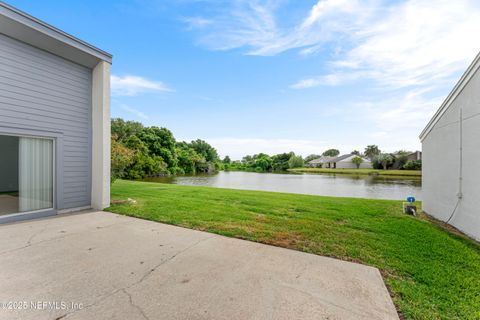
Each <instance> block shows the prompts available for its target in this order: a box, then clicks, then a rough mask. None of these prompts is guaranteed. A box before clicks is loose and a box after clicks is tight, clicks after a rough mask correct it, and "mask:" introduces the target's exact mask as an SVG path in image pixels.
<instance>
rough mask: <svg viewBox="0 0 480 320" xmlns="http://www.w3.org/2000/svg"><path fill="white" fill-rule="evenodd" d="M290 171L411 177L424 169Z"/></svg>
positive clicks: (317, 169)
mask: <svg viewBox="0 0 480 320" xmlns="http://www.w3.org/2000/svg"><path fill="white" fill-rule="evenodd" d="M288 171H290V172H305V173H344V174H369V175H380V176H409V177H421V176H422V171H420V170H376V169H327V168H295V169H288Z"/></svg>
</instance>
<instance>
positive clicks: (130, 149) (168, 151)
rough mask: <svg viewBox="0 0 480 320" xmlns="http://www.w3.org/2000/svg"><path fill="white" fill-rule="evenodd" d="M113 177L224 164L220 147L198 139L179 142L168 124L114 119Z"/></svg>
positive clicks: (204, 169) (181, 171) (205, 168)
mask: <svg viewBox="0 0 480 320" xmlns="http://www.w3.org/2000/svg"><path fill="white" fill-rule="evenodd" d="M111 132H112V138H111V139H112V141H111V148H112V149H111V152H112V155H111V158H112V159H111V160H112V161H111V177H112V180H115V179H120V178H123V179H143V178H145V177H153V176H161V175H175V174H195V173H198V172H213V171H216V170H219V169H221V168H222V167H223V165H222V162H221V161H220V160H219V157H218V153H217V150H215V148H213V147H212V146H211V145H210V144H208V143H207V142H205V141H203V140H200V139H197V140H194V141H191V142H184V141H182V142H177V141H176V140H175V137H174V136H173V134H172V132H171V131H170V130H168V129H166V128H160V127H155V126H152V127H145V126H144V125H143V124H141V123H140V122H136V121H125V120H123V119H120V118H116V119H112V120H111Z"/></svg>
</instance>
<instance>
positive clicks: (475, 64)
mask: <svg viewBox="0 0 480 320" xmlns="http://www.w3.org/2000/svg"><path fill="white" fill-rule="evenodd" d="M479 68H480V52H479V53H478V54H477V56H476V57H475V59H473V61H472V63H470V65H469V66H468V68H467V70H465V72H464V73H463V75H462V77H461V78H460V80H458V82H457V83H456V84H455V86H454V87H453V89H452V91H451V92H450V93H449V94H448V96H447V97H446V98H445V100H444V101H443V103H442V104H441V105H440V108H438V110H437V112H435V114H434V115H433V117H432V119H430V121H429V122H428V123H427V125H426V126H425V128H424V129H423V130H422V132H421V133H420V136H419V138H420V141H423V140H424V139H425V138H426V137H427V135H428V134H429V133H430V131H432V129H433V127H434V126H435V124H436V123H437V122H438V121H439V120H440V118H441V117H442V116H443V114H444V113H445V112H446V111H447V110H448V108H449V107H450V105H451V104H452V103H453V101H454V100H455V99H456V98H457V96H458V95H459V94H460V92H462V90H463V88H464V87H465V86H466V85H467V83H468V82H469V81H470V79H471V78H472V77H473V75H474V73H475V72H476V71H477V70H478V69H479Z"/></svg>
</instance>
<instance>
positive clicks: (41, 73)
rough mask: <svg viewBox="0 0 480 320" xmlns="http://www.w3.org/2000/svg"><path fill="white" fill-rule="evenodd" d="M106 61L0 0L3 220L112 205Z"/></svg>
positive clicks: (108, 58) (99, 53) (105, 55)
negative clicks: (110, 203)
mask: <svg viewBox="0 0 480 320" xmlns="http://www.w3.org/2000/svg"><path fill="white" fill-rule="evenodd" d="M111 62H112V56H111V55H110V54H108V53H106V52H104V51H102V50H99V49H97V48H95V47H93V46H91V45H89V44H87V43H85V42H83V41H81V40H79V39H76V38H74V37H72V36H71V35H68V34H66V33H64V32H62V31H60V30H58V29H56V28H54V27H52V26H50V25H48V24H46V23H44V22H42V21H39V20H37V19H35V18H34V17H31V16H29V15H28V14H25V13H23V12H21V11H19V10H17V9H15V8H13V7H10V6H9V5H7V4H5V3H2V2H0V150H1V153H2V154H1V157H0V222H9V221H14V220H22V219H27V218H34V217H41V216H46V215H52V214H56V213H62V212H66V211H72V210H79V209H84V208H95V209H103V208H104V207H106V206H108V205H109V202H110V66H111Z"/></svg>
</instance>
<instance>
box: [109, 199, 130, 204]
mask: <svg viewBox="0 0 480 320" xmlns="http://www.w3.org/2000/svg"><path fill="white" fill-rule="evenodd" d="M110 203H111V204H128V200H125V199H112V200H111V201H110Z"/></svg>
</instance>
